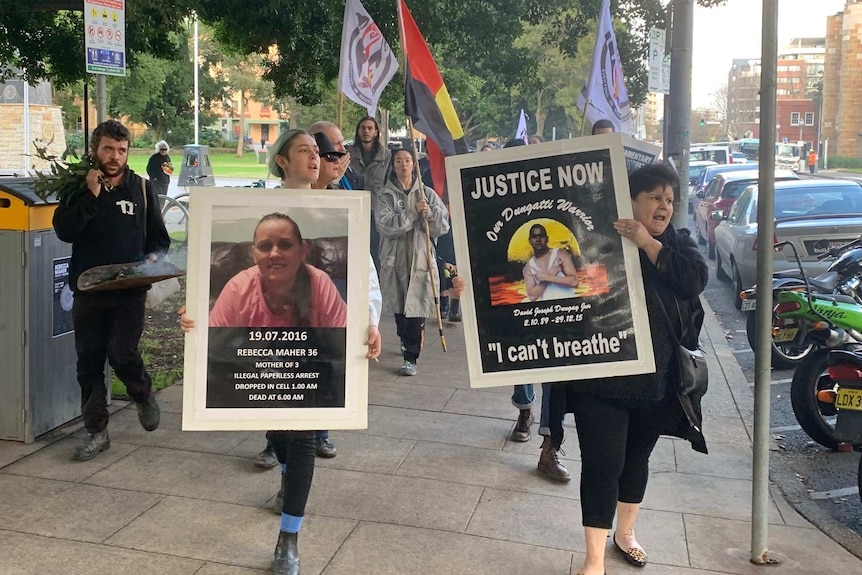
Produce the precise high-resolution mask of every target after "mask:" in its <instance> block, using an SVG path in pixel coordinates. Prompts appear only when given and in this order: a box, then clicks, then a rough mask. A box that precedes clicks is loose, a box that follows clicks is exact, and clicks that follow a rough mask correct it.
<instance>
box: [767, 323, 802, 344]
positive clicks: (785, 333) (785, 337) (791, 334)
mask: <svg viewBox="0 0 862 575" xmlns="http://www.w3.org/2000/svg"><path fill="white" fill-rule="evenodd" d="M797 333H799V328H798V327H790V328H784V329H780V330H778V333H776V334H775V335H773V336H772V341H774V342H775V343H785V342H788V341H793V340H794V339H796V334H797Z"/></svg>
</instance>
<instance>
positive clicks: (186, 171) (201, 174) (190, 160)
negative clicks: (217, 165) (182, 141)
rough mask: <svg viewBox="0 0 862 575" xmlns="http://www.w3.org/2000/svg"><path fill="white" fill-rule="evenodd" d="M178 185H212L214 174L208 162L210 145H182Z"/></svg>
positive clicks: (213, 183)
mask: <svg viewBox="0 0 862 575" xmlns="http://www.w3.org/2000/svg"><path fill="white" fill-rule="evenodd" d="M179 185H180V186H214V185H215V176H214V175H213V167H212V165H211V164H210V147H209V146H204V145H200V144H189V145H187V146H184V147H183V162H182V164H180V175H179Z"/></svg>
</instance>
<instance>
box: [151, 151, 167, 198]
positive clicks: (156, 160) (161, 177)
mask: <svg viewBox="0 0 862 575" xmlns="http://www.w3.org/2000/svg"><path fill="white" fill-rule="evenodd" d="M170 163H171V157H170V156H169V155H168V154H165V155H164V156H163V155H162V154H161V153H159V152H156V153H155V154H153V155H152V156H150V160H149V161H148V162H147V176H149V178H150V181H151V182H158V183H159V184H161V185H162V187H163V188H164V189H165V193H167V189H168V186H170V185H171V177H170V176H169V175H167V174H166V173H165V171H164V170H163V169H162V165H164V164H170Z"/></svg>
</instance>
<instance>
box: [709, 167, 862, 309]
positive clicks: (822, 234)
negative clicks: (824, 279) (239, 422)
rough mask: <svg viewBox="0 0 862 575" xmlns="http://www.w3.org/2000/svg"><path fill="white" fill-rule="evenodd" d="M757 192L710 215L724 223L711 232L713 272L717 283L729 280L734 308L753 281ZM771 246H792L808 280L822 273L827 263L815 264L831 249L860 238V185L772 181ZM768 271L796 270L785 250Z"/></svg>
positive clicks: (744, 193) (754, 189)
mask: <svg viewBox="0 0 862 575" xmlns="http://www.w3.org/2000/svg"><path fill="white" fill-rule="evenodd" d="M757 190H758V187H757V186H756V185H752V186H749V187H747V188H745V189H744V190H743V191H742V192H741V193H740V194H739V196H738V197H737V198H736V201H735V202H733V205H732V206H731V208H730V213H729V214H728V215H727V218H726V219H725V218H724V212H723V211H721V210H717V211H714V212H712V213H711V214H710V218H715V219H718V220H723V221H721V223H719V224H718V226H717V227H716V228H715V273H716V276H717V277H718V279H719V280H723V281H732V282H733V283H734V289H735V292H736V298H735V301H736V305H737V307H739V306H740V305H741V303H742V301H741V300H740V299H739V292H741V291H742V290H743V289H745V288H748V287H751V286H752V285H754V284H755V283H756V279H757V250H758V248H759V247H758V245H757ZM774 213H775V235H774V237H773V238H770V239H769V241H768V244H769V245H767V246H766V249H771V248H772V244H773V243H775V242H783V241H792V242H793V243H794V244H795V245H796V249H797V250H798V252H799V258H800V260H801V261H802V266H803V268H804V269H805V272H806V273H807V274H810V275H811V277H814V276H817V275H819V274H821V273H823V272H825V271H826V268H828V267H829V264H830V263H831V262H830V261H828V260H824V261H817V256H818V255H821V254H824V253H826V252H827V251H828V250H829V249H830V248H832V247H835V246H838V245H843V244H846V243H848V242H850V241H852V240H854V239H856V238H857V237H859V235H862V185H859V184H858V183H856V182H853V181H851V180H830V179H821V180H786V181H777V182H775V212H774ZM772 265H773V272H777V271H783V270H789V269H796V268H797V267H798V266H797V264H796V262H795V260H794V258H793V252H792V251H791V249H790V248H784V250H782V251H778V252H775V253H774V255H773V258H772Z"/></svg>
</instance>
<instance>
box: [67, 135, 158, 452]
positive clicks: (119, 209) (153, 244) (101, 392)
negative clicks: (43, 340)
mask: <svg viewBox="0 0 862 575" xmlns="http://www.w3.org/2000/svg"><path fill="white" fill-rule="evenodd" d="M129 139H130V138H129V131H128V129H126V127H125V126H123V125H122V124H121V123H119V122H117V121H115V120H108V121H106V122H102V123H101V124H99V125H98V126H97V127H96V129H95V130H93V137H92V140H91V142H90V152H91V155H92V157H93V160H94V163H95V165H96V167H95V168H94V169H92V170H90V172H89V173H88V174H87V176H86V180H85V181H84V182H82V189H81V190H80V192H78V193H77V194H75V195H73V196H70V197H69V198H68V200H67V201H64V202H61V203H60V205H59V206H58V207H57V210H56V211H55V212H54V230H55V231H56V232H57V237H58V238H59V239H60V240H62V241H64V242H68V243H71V244H72V261H71V270H70V278H69V279H70V281H69V284H70V285H71V286H72V289H73V290H74V292H75V302H74V305H73V307H72V320H73V322H74V327H75V350H76V352H77V354H78V363H77V371H78V384H79V385H80V386H81V415H82V416H83V418H84V426H85V427H86V428H87V437H86V439H84V441H83V443H81V444H79V445H76V446H75V447H74V449H73V452H72V458H73V459H76V460H78V461H87V460H90V459H93V458H94V457H96V456H97V455H99V453H101V452H102V451H105V450H106V449H108V448H110V447H111V440H110V438H109V437H108V405H107V399H106V398H107V390H106V389H105V373H104V371H105V359H106V358H107V360H108V361H109V362H110V364H111V367H113V368H114V372H115V373H116V374H117V377H118V378H119V379H120V381H122V382H123V383H124V384H125V386H126V390H127V391H128V393H129V396H130V397H131V398H132V400H134V402H135V405H136V407H137V410H138V419H139V420H140V422H141V426H142V427H143V428H144V429H146V430H147V431H153V430H155V429H156V428H157V427H158V426H159V405H158V403H156V398H155V396H154V395H153V394H152V393H151V391H152V382H151V380H150V376H149V374H148V373H147V370H146V368H145V367H144V362H143V360H142V359H141V354H140V352H139V351H138V342H139V341H140V339H141V334H142V333H143V329H144V303H145V300H146V293H147V290H148V289H149V286H142V287H134V288H128V289H120V290H112V291H95V292H92V291H91V292H82V291H80V290H78V288H77V280H78V276H80V275H81V273H82V272H84V271H85V270H87V269H89V268H92V267H95V266H101V265H107V264H120V263H128V262H137V261H141V260H145V259H146V260H148V261H156V260H157V259H159V258H160V257H162V256H164V254H166V253H167V251H168V247H169V246H170V242H171V240H170V237H169V236H168V232H167V230H166V229H165V223H164V221H163V220H162V216H161V212H160V211H159V203H158V199H157V197H156V190H155V189H154V188H153V185H152V183H149V182H147V181H146V180H143V179H142V178H141V177H140V176H138V175H137V174H135V173H134V172H132V171H131V170H130V169H129V167H128V165H127V163H126V162H127V159H128V153H129Z"/></svg>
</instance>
